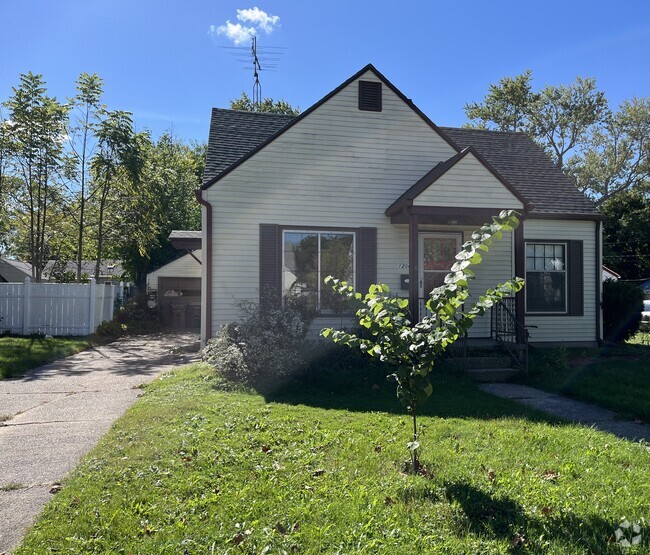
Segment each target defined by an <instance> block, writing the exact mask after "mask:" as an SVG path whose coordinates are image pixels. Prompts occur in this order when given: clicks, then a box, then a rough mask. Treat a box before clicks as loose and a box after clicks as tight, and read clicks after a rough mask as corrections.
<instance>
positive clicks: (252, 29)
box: [209, 6, 280, 46]
mask: <svg viewBox="0 0 650 555" xmlns="http://www.w3.org/2000/svg"><path fill="white" fill-rule="evenodd" d="M237 19H238V20H239V21H241V22H243V23H244V24H242V23H232V22H231V21H230V20H227V21H226V23H225V24H224V25H218V26H217V25H210V30H209V33H210V34H211V35H224V36H225V37H227V38H229V39H230V40H231V41H232V42H233V44H235V45H236V46H239V45H240V44H242V43H243V42H248V41H249V40H251V39H252V38H253V37H254V36H256V35H257V34H258V30H261V31H264V32H265V33H266V34H267V35H268V34H270V33H272V32H273V31H274V29H275V28H276V27H279V25H280V16H278V15H271V14H268V13H266V12H265V11H263V10H260V9H259V8H258V7H257V6H256V7H254V8H248V9H244V10H237ZM246 23H248V24H250V26H247V25H245V24H246Z"/></svg>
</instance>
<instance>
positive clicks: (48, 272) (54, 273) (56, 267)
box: [43, 259, 126, 283]
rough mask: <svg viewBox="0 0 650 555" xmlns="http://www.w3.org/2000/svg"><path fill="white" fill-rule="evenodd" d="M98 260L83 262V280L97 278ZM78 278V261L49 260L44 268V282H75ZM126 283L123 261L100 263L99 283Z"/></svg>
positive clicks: (109, 260) (110, 260) (111, 260)
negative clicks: (96, 267)
mask: <svg viewBox="0 0 650 555" xmlns="http://www.w3.org/2000/svg"><path fill="white" fill-rule="evenodd" d="M96 265H97V261H96V260H82V261H81V279H82V281H88V280H89V279H90V278H91V277H95V266H96ZM76 278H77V262H76V260H54V259H52V260H48V261H47V262H46V263H45V266H44V267H43V281H50V282H58V281H64V282H68V281H74V280H76ZM119 281H126V279H125V278H124V268H123V267H122V261H121V260H116V259H107V260H102V261H101V262H100V263H99V279H98V280H97V283H114V282H119Z"/></svg>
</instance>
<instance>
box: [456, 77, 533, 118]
mask: <svg viewBox="0 0 650 555" xmlns="http://www.w3.org/2000/svg"><path fill="white" fill-rule="evenodd" d="M532 78H533V72H532V71H531V70H530V69H528V70H526V71H525V72H524V73H522V74H521V75H516V76H515V77H503V78H502V79H500V80H499V84H498V85H490V89H489V92H488V94H487V95H486V97H485V99H484V101H483V103H478V102H470V103H468V104H465V114H466V115H467V117H468V118H469V119H470V120H472V122H473V125H474V126H475V127H479V128H481V129H498V130H499V131H527V130H528V127H529V125H530V113H531V106H532V105H533V104H534V103H535V102H536V101H537V100H538V98H539V95H538V94H536V93H533V91H532V86H531V81H532Z"/></svg>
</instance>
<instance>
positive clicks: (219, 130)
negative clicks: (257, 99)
mask: <svg viewBox="0 0 650 555" xmlns="http://www.w3.org/2000/svg"><path fill="white" fill-rule="evenodd" d="M294 117H295V116H290V115H285V114H267V113H262V112H242V111H239V110H225V109H223V108H212V119H211V120H210V136H209V139H208V155H207V159H206V162H205V175H204V178H203V182H204V183H207V182H208V181H209V180H210V179H212V178H214V177H216V176H217V175H219V174H220V173H221V172H223V171H224V170H226V169H227V168H228V167H229V166H231V165H232V164H234V163H235V162H237V160H239V159H240V158H242V157H243V156H244V155H246V154H248V153H249V152H250V151H251V150H253V149H254V148H255V147H257V146H259V145H260V144H261V143H263V142H264V141H265V140H266V139H268V138H269V137H270V136H271V135H273V134H274V133H276V132H277V131H279V130H280V129H282V128H283V127H284V126H285V125H286V124H287V123H289V122H290V121H291V120H292V119H294Z"/></svg>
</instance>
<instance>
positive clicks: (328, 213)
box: [204, 73, 455, 334]
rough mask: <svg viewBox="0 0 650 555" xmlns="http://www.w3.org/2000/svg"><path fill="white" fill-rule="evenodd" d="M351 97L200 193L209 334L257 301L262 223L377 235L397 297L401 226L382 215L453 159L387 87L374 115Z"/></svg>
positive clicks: (352, 91) (404, 249)
mask: <svg viewBox="0 0 650 555" xmlns="http://www.w3.org/2000/svg"><path fill="white" fill-rule="evenodd" d="M361 79H364V80H372V81H376V80H377V79H376V77H375V76H374V75H372V74H371V73H368V74H366V75H364V76H363V77H362V78H361ZM357 90H358V89H357V83H356V82H354V83H352V84H350V85H349V86H348V87H346V88H345V89H343V90H342V91H340V92H339V93H338V94H337V95H335V96H334V97H332V98H331V99H329V100H328V101H327V102H325V103H324V104H322V105H321V106H319V107H318V108H316V110H314V112H312V113H311V114H310V115H309V116H307V117H306V118H305V119H303V120H301V121H299V122H298V123H297V124H295V125H294V126H293V127H291V128H290V129H289V130H287V131H286V132H285V133H284V134H282V135H281V136H279V137H278V138H277V139H276V140H275V141H273V142H272V143H270V144H269V145H268V146H266V147H265V148H264V149H262V150H261V151H259V152H258V153H256V154H255V155H254V156H252V157H251V158H250V159H249V160H247V161H246V162H245V163H243V164H242V165H241V166H239V167H238V168H237V169H236V170H234V171H232V172H231V173H230V174H228V175H227V176H225V177H224V178H222V179H221V180H220V181H219V182H217V183H216V184H215V185H213V186H212V187H211V188H210V189H208V190H207V191H206V192H205V193H204V195H205V198H207V200H208V201H209V202H210V203H211V204H212V206H213V211H212V214H213V219H212V225H213V230H214V232H213V256H212V274H213V279H212V288H213V301H212V323H213V324H212V328H213V329H212V332H211V333H212V334H214V332H215V330H216V329H217V328H218V326H219V325H222V324H225V323H227V322H230V321H233V320H236V319H238V318H239V317H240V315H239V314H238V311H237V308H236V306H235V304H236V301H237V300H238V299H249V298H257V296H258V294H259V292H258V288H259V224H260V223H270V224H273V223H275V224H279V225H298V226H306V227H309V226H323V227H362V226H363V227H376V228H377V241H378V251H379V252H378V261H377V264H378V280H379V281H383V282H385V283H388V285H390V287H391V289H392V290H394V291H398V287H399V276H400V274H403V273H407V272H408V269H404V268H400V265H401V264H407V263H408V228H407V226H405V225H401V226H400V225H393V224H391V223H390V219H389V218H387V217H386V216H385V215H384V211H385V210H386V208H387V207H388V206H389V205H390V204H392V203H393V202H394V201H395V200H396V199H397V198H398V197H399V196H400V195H401V194H402V193H403V192H404V191H406V190H407V189H408V188H409V187H410V186H411V185H413V184H414V183H415V182H416V181H417V180H418V179H420V178H421V177H422V176H423V175H424V174H426V173H427V172H428V171H429V170H431V168H433V167H434V166H435V165H436V164H437V163H438V162H440V161H443V160H447V159H448V158H450V157H451V156H453V155H454V154H455V151H454V150H453V149H452V148H451V146H449V144H447V142H446V141H444V140H443V139H442V138H441V137H440V136H439V135H438V134H437V133H436V132H435V131H434V130H433V129H431V127H429V126H428V125H427V124H426V123H425V122H424V121H423V120H422V119H421V118H420V117H419V116H418V115H417V114H416V113H415V112H413V110H411V108H409V107H408V106H407V105H406V104H405V103H404V102H403V101H402V100H401V99H400V98H399V97H397V95H395V94H394V93H393V92H392V91H391V90H390V89H388V88H387V87H383V111H382V112H365V111H359V110H358V108H357V104H358V96H357ZM204 229H206V228H205V227H204Z"/></svg>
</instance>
